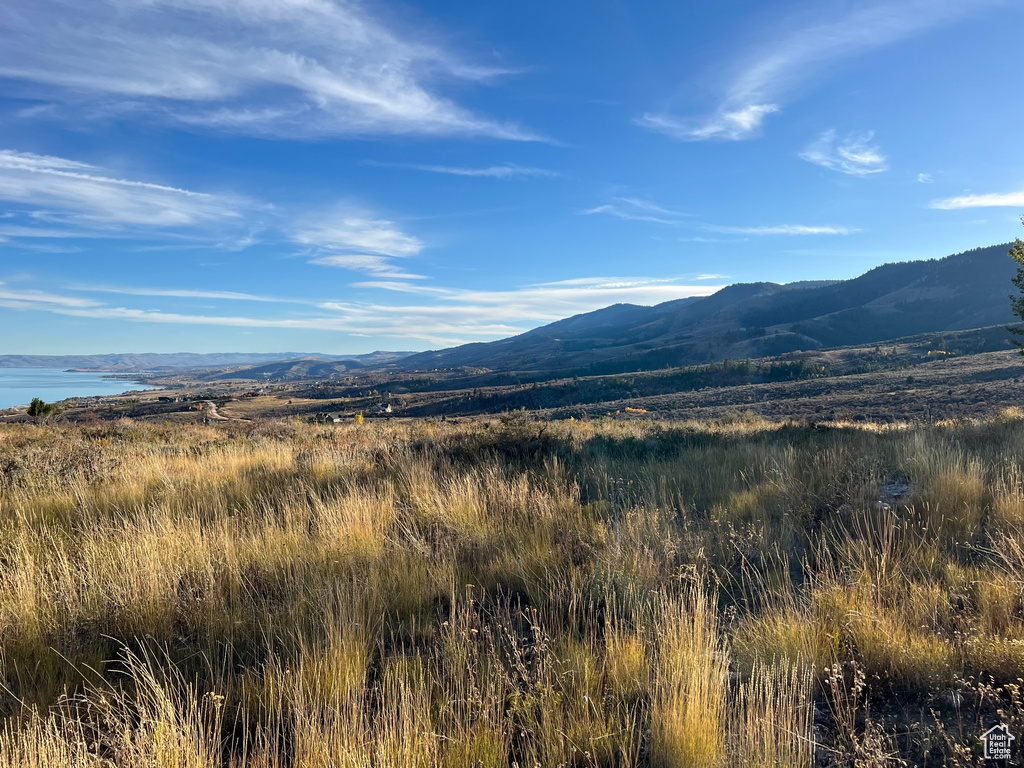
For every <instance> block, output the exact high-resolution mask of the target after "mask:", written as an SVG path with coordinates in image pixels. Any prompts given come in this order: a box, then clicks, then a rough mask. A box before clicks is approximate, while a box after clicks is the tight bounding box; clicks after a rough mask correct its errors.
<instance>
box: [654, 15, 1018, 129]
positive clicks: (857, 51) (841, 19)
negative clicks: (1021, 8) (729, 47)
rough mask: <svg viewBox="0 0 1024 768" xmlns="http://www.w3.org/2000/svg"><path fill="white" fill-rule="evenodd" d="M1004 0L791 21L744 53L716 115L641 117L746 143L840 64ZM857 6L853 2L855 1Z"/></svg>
mask: <svg viewBox="0 0 1024 768" xmlns="http://www.w3.org/2000/svg"><path fill="white" fill-rule="evenodd" d="M998 2H999V0H887V1H886V2H877V0H876V1H875V2H868V3H863V2H862V3H857V4H855V5H853V6H852V9H851V10H849V11H847V12H846V13H844V14H842V15H835V14H831V15H827V16H826V15H824V14H821V15H819V17H818V18H817V19H815V20H810V21H808V20H806V19H804V20H792V19H791V20H790V21H789V22H788V23H786V24H785V25H784V26H783V28H782V29H776V30H773V32H772V34H771V39H770V41H769V42H766V43H764V44H763V45H761V46H760V47H756V48H755V49H754V50H753V51H752V52H751V53H750V54H748V55H745V56H743V57H741V58H740V60H739V61H737V62H736V63H735V64H733V65H732V66H731V67H730V68H729V69H730V70H731V74H728V75H726V76H725V78H724V79H725V85H724V87H723V88H722V89H721V95H720V100H719V103H718V106H717V107H716V108H715V110H714V111H713V112H712V113H711V114H710V115H704V116H700V117H686V116H683V117H681V116H678V115H676V114H672V113H670V112H653V113H647V114H644V115H643V116H641V117H639V118H637V119H636V120H635V122H636V123H637V124H638V125H640V126H643V127H645V128H649V129H651V130H654V131H659V132H661V133H664V134H666V135H668V136H670V137H672V138H674V139H679V140H682V141H707V140H719V141H739V140H743V139H750V138H753V137H755V136H758V135H759V134H760V132H761V130H762V126H763V125H764V122H765V118H767V117H768V116H769V115H773V114H776V113H778V112H780V111H782V107H783V105H785V104H786V103H787V102H788V101H790V100H792V99H793V98H794V96H795V95H796V93H797V92H798V91H799V90H801V89H802V88H805V87H806V85H807V83H808V82H809V81H810V80H812V79H816V78H821V77H822V76H823V74H824V73H826V72H827V71H828V70H829V69H830V68H831V67H832V66H834V65H835V64H836V63H837V62H839V61H842V60H844V59H849V58H852V57H854V56H858V55H861V54H864V53H867V52H869V51H872V50H875V49H877V48H881V47H883V46H886V45H892V44H893V43H897V42H899V41H901V40H904V39H906V38H909V37H911V36H913V35H916V34H920V33H922V32H924V31H926V30H928V29H931V28H934V27H938V26H941V25H943V24H949V23H952V22H955V21H957V20H959V19H962V18H964V17H966V16H968V15H969V14H972V13H977V12H978V11H979V10H981V9H983V8H985V7H986V6H991V5H994V4H996V3H998ZM848 7H849V6H848Z"/></svg>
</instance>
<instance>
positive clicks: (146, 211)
mask: <svg viewBox="0 0 1024 768" xmlns="http://www.w3.org/2000/svg"><path fill="white" fill-rule="evenodd" d="M0 200H3V201H6V202H9V203H16V204H19V205H25V206H30V207H32V208H35V209H37V210H38V209H42V211H44V212H47V214H48V216H47V218H49V219H51V220H56V221H61V222H72V223H75V224H77V225H79V226H87V227H91V228H107V227H116V226H122V225H138V226H146V227H157V228H165V227H182V226H192V225H198V224H209V223H212V222H222V221H224V220H230V219H237V218H239V217H240V215H241V214H240V208H241V207H242V206H243V205H244V204H245V203H244V201H242V200H240V199H237V198H228V197H223V196H217V195H211V194H204V193H200V192H193V191H191V190H187V189H179V188H177V187H170V186H165V185H161V184H152V183H150V182H145V181H137V180H133V179H123V178H117V177H115V176H111V175H109V173H107V172H105V171H103V170H102V169H99V168H96V167H94V166H91V165H87V164H85V163H80V162H76V161H74V160H67V159H65V158H61V157H50V156H46V155H35V154H31V153H27V152H15V151H13V150H0ZM5 229H6V230H7V231H8V232H11V231H13V229H12V228H10V227H5ZM26 229H29V228H26ZM24 234H27V235H28V236H33V235H32V234H31V233H25V232H22V233H21V234H20V235H16V236H21V235H24ZM34 236H37V237H45V236H49V235H40V234H35V235H34Z"/></svg>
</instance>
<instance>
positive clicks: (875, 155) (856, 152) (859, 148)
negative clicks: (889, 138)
mask: <svg viewBox="0 0 1024 768" xmlns="http://www.w3.org/2000/svg"><path fill="white" fill-rule="evenodd" d="M873 138H874V133H872V132H871V131H868V132H867V133H861V134H849V135H847V136H845V137H844V138H842V139H837V137H836V132H835V130H834V129H830V130H828V131H825V132H824V133H823V134H821V136H819V137H818V138H817V139H816V140H815V141H814V142H812V143H811V144H810V145H809V146H808V147H807V148H806V149H805V150H804V151H803V152H801V153H800V159H801V160H806V161H807V162H809V163H814V164H815V165H820V166H821V167H822V168H828V169H829V170H830V171H838V172H839V173H845V174H846V175H847V176H860V177H864V176H871V175H873V174H876V173H882V172H883V171H886V170H888V168H889V165H888V162H887V160H886V157H885V155H883V154H882V151H881V149H879V147H878V145H877V144H872V143H871V140H872V139H873Z"/></svg>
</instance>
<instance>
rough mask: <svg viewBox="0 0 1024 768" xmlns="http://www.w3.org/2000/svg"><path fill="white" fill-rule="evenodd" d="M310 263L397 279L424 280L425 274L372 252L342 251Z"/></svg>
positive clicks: (320, 257)
mask: <svg viewBox="0 0 1024 768" xmlns="http://www.w3.org/2000/svg"><path fill="white" fill-rule="evenodd" d="M309 263H310V264H318V265H320V266H321V267H338V268H340V269H348V270H351V271H353V272H364V273H366V274H368V275H372V276H374V277H381V278H392V279H395V280H423V279H425V278H424V276H423V275H417V274H414V273H412V272H408V271H406V270H404V269H402V268H401V267H399V266H398V265H396V264H395V263H394V262H392V261H389V260H388V259H387V258H385V257H384V256H377V255H376V254H372V253H340V254H332V255H330V256H319V257H317V258H315V259H313V260H312V261H310V262H309Z"/></svg>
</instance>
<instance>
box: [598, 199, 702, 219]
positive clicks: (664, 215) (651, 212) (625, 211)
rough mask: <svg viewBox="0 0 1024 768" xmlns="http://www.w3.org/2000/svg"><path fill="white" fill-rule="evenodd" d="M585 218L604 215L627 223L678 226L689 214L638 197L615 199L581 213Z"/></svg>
mask: <svg viewBox="0 0 1024 768" xmlns="http://www.w3.org/2000/svg"><path fill="white" fill-rule="evenodd" d="M580 214H581V215H583V216H593V215H595V214H603V215H606V216H614V217H615V218H617V219H626V220H627V221H647V222H651V223H653V224H665V225H667V226H676V225H678V224H679V219H680V218H682V217H684V216H688V215H689V214H686V213H682V212H680V211H673V210H671V209H669V208H664V207H662V206H660V205H658V204H656V203H652V202H651V201H649V200H643V199H641V198H637V197H615V198H612V202H610V203H606V204H604V205H598V206H596V207H594V208H588V209H587V210H584V211H580Z"/></svg>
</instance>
